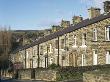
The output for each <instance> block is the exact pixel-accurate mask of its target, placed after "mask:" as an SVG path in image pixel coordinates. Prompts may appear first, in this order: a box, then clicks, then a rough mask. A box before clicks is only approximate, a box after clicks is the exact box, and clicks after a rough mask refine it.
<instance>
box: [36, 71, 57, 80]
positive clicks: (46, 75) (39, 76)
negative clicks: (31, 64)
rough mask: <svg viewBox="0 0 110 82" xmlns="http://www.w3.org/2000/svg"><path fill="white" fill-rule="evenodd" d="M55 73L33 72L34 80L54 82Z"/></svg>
mask: <svg viewBox="0 0 110 82" xmlns="http://www.w3.org/2000/svg"><path fill="white" fill-rule="evenodd" d="M56 74H57V71H54V70H35V79H36V80H45V81H56Z"/></svg>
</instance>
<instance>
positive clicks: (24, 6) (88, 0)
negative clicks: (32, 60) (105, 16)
mask: <svg viewBox="0 0 110 82" xmlns="http://www.w3.org/2000/svg"><path fill="white" fill-rule="evenodd" d="M104 1H105V0H0V26H11V29H13V30H14V29H19V30H23V29H30V30H33V29H34V30H38V29H47V28H51V25H57V24H59V23H60V21H61V20H62V19H64V20H70V21H71V19H72V17H73V16H74V15H78V16H79V15H81V16H83V17H84V18H87V17H88V12H87V9H88V8H90V7H91V6H94V7H99V8H101V9H103V2H104Z"/></svg>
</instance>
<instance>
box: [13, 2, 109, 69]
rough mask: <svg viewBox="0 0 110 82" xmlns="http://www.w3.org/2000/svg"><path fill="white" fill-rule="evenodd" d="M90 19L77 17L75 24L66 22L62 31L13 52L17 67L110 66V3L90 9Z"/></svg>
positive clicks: (75, 17) (74, 20)
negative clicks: (52, 65) (101, 7)
mask: <svg viewBox="0 0 110 82" xmlns="http://www.w3.org/2000/svg"><path fill="white" fill-rule="evenodd" d="M88 12H89V15H90V17H89V18H88V19H85V20H83V18H82V17H80V16H74V17H73V22H74V23H73V24H69V23H70V22H68V21H63V22H64V23H63V24H62V27H64V28H63V29H61V30H58V31H54V32H53V33H51V34H49V35H46V36H44V37H42V38H39V39H38V40H36V41H35V42H33V43H31V44H29V45H24V46H23V47H20V48H18V49H17V50H16V51H14V52H13V53H11V60H12V62H13V63H14V64H15V66H16V65H17V68H37V67H43V68H47V67H48V66H49V65H51V64H53V63H54V64H57V65H60V66H74V67H77V66H90V65H103V64H110V13H109V12H110V1H106V2H104V13H103V14H101V13H100V9H99V8H94V7H91V8H90V9H88Z"/></svg>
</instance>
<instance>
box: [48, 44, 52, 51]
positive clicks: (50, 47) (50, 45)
mask: <svg viewBox="0 0 110 82" xmlns="http://www.w3.org/2000/svg"><path fill="white" fill-rule="evenodd" d="M48 50H49V52H50V53H51V52H52V44H49V47H48Z"/></svg>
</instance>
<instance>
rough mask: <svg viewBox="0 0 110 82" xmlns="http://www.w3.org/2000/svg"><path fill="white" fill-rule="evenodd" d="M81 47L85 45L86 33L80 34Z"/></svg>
mask: <svg viewBox="0 0 110 82" xmlns="http://www.w3.org/2000/svg"><path fill="white" fill-rule="evenodd" d="M82 45H86V33H83V34H82Z"/></svg>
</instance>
